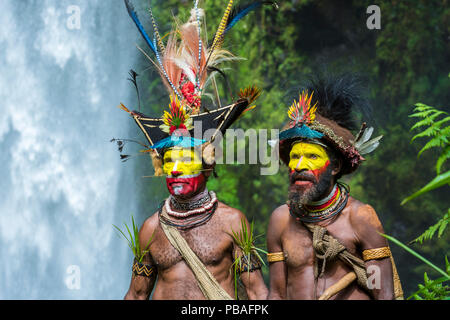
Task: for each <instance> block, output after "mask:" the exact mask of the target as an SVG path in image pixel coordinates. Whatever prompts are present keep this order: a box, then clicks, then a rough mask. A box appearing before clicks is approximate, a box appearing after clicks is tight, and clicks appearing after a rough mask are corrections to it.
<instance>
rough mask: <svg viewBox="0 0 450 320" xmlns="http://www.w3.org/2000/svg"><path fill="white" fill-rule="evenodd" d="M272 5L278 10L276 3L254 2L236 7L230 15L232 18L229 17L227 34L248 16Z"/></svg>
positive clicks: (226, 28)
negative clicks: (264, 6) (262, 7)
mask: <svg viewBox="0 0 450 320" xmlns="http://www.w3.org/2000/svg"><path fill="white" fill-rule="evenodd" d="M265 4H267V5H269V4H270V5H272V6H274V7H275V8H278V5H277V3H276V2H274V1H254V2H251V3H248V4H245V5H240V6H237V7H234V8H233V10H232V11H231V13H230V16H229V17H228V21H227V24H226V27H225V33H227V32H228V31H229V30H230V29H231V28H233V27H234V25H235V24H236V23H237V22H238V21H239V20H241V19H242V18H244V17H245V16H246V15H247V14H249V13H250V12H252V11H254V10H256V9H258V8H260V7H261V6H263V5H265Z"/></svg>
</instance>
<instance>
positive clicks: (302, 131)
mask: <svg viewBox="0 0 450 320" xmlns="http://www.w3.org/2000/svg"><path fill="white" fill-rule="evenodd" d="M322 137H323V133H321V132H319V131H316V130H312V129H310V128H308V126H306V125H301V126H295V127H293V128H290V129H287V130H284V131H283V132H281V133H280V140H285V139H290V138H307V139H320V138H322Z"/></svg>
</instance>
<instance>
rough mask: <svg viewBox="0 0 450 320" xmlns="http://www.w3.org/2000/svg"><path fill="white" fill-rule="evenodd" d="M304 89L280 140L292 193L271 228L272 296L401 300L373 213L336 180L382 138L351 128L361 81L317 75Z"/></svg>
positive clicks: (276, 214)
mask: <svg viewBox="0 0 450 320" xmlns="http://www.w3.org/2000/svg"><path fill="white" fill-rule="evenodd" d="M306 89H307V90H305V91H303V92H302V93H301V95H300V97H299V101H298V102H297V101H294V103H293V105H292V106H291V107H290V109H289V111H288V115H289V118H290V122H289V123H288V124H287V126H285V127H284V128H283V130H282V132H281V133H280V137H279V155H280V158H281V160H282V161H283V162H284V163H285V164H286V165H287V166H288V168H289V192H288V201H287V202H286V204H285V205H282V206H280V207H279V208H277V209H276V210H275V211H274V212H273V213H272V216H271V218H270V222H269V225H268V231H267V248H268V251H269V253H268V256H267V258H268V261H269V263H270V292H269V299H302V300H303V299H319V300H325V299H357V300H367V299H394V298H397V299H400V298H402V291H401V286H400V282H399V279H398V275H397V274H396V271H395V265H394V264H393V262H392V261H393V260H392V257H391V253H390V250H389V246H388V244H387V241H386V239H385V238H384V237H382V236H381V235H380V233H383V232H384V231H383V228H382V225H381V223H380V221H379V219H378V216H377V214H376V212H375V210H374V209H373V208H372V207H371V206H370V205H367V204H364V203H362V202H360V201H358V200H356V199H354V198H353V197H351V196H350V194H349V188H348V187H347V186H346V185H345V184H343V183H341V182H340V181H339V178H340V177H341V176H343V175H345V174H349V173H352V172H353V171H354V170H356V168H357V167H358V165H359V164H360V163H361V161H362V160H364V158H363V157H362V154H365V153H368V152H371V151H373V150H374V149H375V148H376V147H377V146H378V144H379V140H380V138H381V137H377V138H374V139H371V140H370V136H371V133H372V131H373V128H366V127H365V124H364V125H363V126H362V128H361V130H360V132H359V134H358V135H357V136H356V137H354V136H353V134H352V133H351V131H350V130H351V129H354V124H353V120H352V117H351V111H352V108H353V104H354V103H355V102H356V101H358V104H361V103H362V102H364V100H362V99H360V96H358V93H357V91H353V90H355V89H357V82H355V79H354V78H353V77H349V76H348V75H346V76H342V77H329V78H318V79H315V80H313V81H312V82H311V83H310V84H309V86H307V88H306ZM374 270H375V271H374ZM371 276H373V278H371Z"/></svg>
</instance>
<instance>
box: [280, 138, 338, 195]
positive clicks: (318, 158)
mask: <svg viewBox="0 0 450 320" xmlns="http://www.w3.org/2000/svg"><path fill="white" fill-rule="evenodd" d="M289 159H290V160H289V169H290V173H289V177H290V181H291V184H295V185H298V186H305V187H307V186H311V185H312V184H314V183H317V182H318V181H319V180H320V176H321V175H322V174H323V173H324V172H325V171H326V170H327V168H328V166H329V164H330V159H329V158H328V154H327V152H326V150H325V148H323V147H322V146H320V145H318V144H314V143H306V142H298V143H296V144H294V146H293V147H292V149H291V152H290V154H289Z"/></svg>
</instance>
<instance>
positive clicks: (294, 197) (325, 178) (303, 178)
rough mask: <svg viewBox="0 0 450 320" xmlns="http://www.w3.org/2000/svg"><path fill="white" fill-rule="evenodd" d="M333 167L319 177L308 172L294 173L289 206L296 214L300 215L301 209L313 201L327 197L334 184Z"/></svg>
mask: <svg viewBox="0 0 450 320" xmlns="http://www.w3.org/2000/svg"><path fill="white" fill-rule="evenodd" d="M332 170H333V168H332V166H328V167H327V168H326V170H325V171H323V172H322V173H321V174H319V175H317V176H316V175H314V174H313V173H311V172H308V171H300V172H297V171H293V172H292V173H291V174H290V175H289V181H290V185H289V193H288V205H289V208H291V210H293V211H294V213H300V212H299V211H300V210H301V209H300V208H301V207H302V206H303V205H305V204H308V203H311V202H313V201H317V200H320V199H322V198H324V197H326V196H327V195H328V194H326V193H327V192H328V190H329V189H330V186H331V185H332V183H333V174H332V173H331V172H332Z"/></svg>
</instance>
